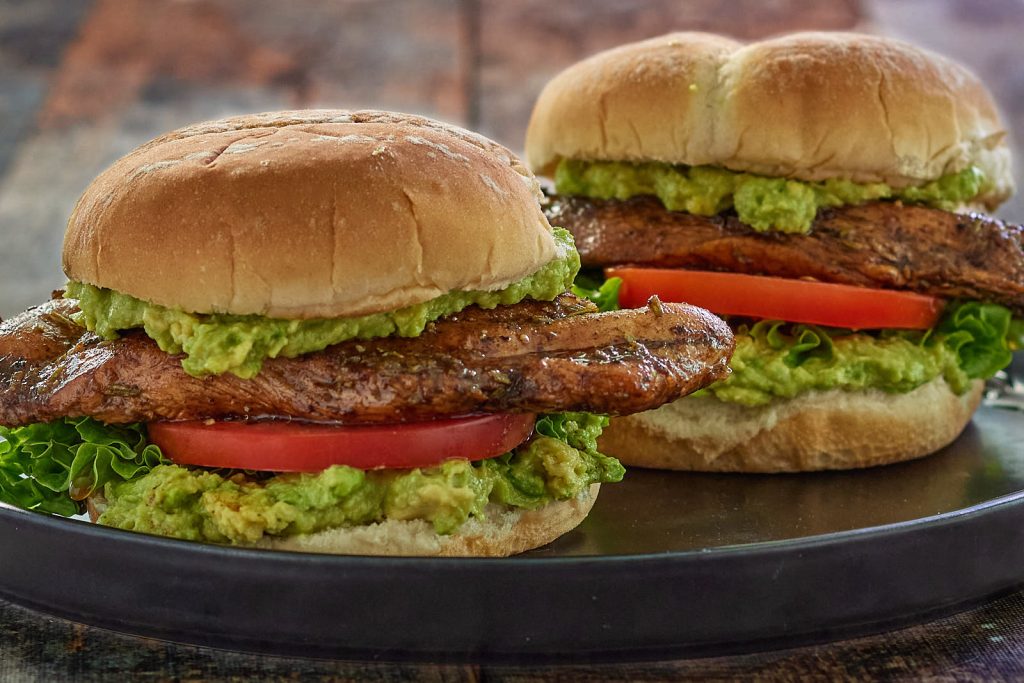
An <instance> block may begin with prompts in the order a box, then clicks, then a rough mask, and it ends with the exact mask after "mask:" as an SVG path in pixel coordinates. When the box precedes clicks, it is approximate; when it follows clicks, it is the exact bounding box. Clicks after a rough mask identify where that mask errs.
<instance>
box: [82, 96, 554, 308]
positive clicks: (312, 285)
mask: <svg viewBox="0 0 1024 683" xmlns="http://www.w3.org/2000/svg"><path fill="white" fill-rule="evenodd" d="M539 199H540V190H539V186H538V184H537V181H536V179H535V178H534V177H533V175H532V174H531V173H530V172H529V171H528V170H527V169H526V167H525V166H523V164H522V163H521V162H520V161H519V160H518V159H517V158H516V157H515V156H514V155H513V154H512V153H511V152H509V151H508V150H507V149H505V148H504V147H502V146H500V145H498V144H497V143H495V142H492V141H490V140H487V139H486V138H484V137H481V136H479V135H476V134H473V133H470V132H468V131H465V130H462V129H461V128H456V127H454V126H448V125H445V124H442V123H438V122H436V121H432V120H430V119H426V118H421V117H418V116H409V115H405V114H392V113H387V112H375V111H353V112H346V111H300V112H278V113H268V114H257V115H252V116H240V117H237V118H230V119H225V120H222V121H213V122H209V123H202V124H198V125H195V126H190V127H187V128H182V129H180V130H177V131H174V132H172V133H168V134H166V135H164V136H162V137H159V138H157V139H155V140H153V141H152V142H149V143H147V144H145V145H143V146H142V147H139V148H138V149H136V150H135V151H133V152H132V153H130V154H129V155H128V156H126V157H124V158H122V159H120V160H119V161H117V162H115V163H114V165H113V166H111V167H110V168H109V169H107V170H106V171H104V172H103V173H102V174H101V175H100V176H99V177H98V178H97V179H96V180H95V181H93V183H92V184H91V185H90V186H89V187H88V188H87V189H86V191H85V194H84V195H82V198H81V199H80V200H79V201H78V204H77V205H76V207H75V210H74V212H73V213H72V215H71V220H70V221H69V224H68V231H67V235H66V236H65V240H64V271H65V273H67V275H68V277H69V278H71V279H72V280H77V281H80V282H85V283H88V284H92V285H96V286H99V287H106V288H110V289H114V290H117V291H119V292H122V293H125V294H130V295H132V296H134V297H137V298H139V299H143V300H145V301H148V302H151V303H155V304H159V305H161V306H166V307H171V308H180V309H182V310H185V311H189V312H196V313H233V314H259V315H265V316H270V317H276V318H292V319H300V318H317V317H338V316H355V315H366V314H370V313H377V312H382V311H391V310H395V309H397V308H401V307H403V306H409V305H413V304H417V303H421V302H424V301H428V300H430V299H433V298H435V297H437V296H439V295H441V294H444V293H446V292H449V291H453V290H495V289H500V288H503V287H505V286H507V285H508V284H510V283H512V282H515V281H516V280H519V279H522V278H523V277H526V276H527V275H529V274H531V273H533V272H535V271H536V270H538V269H539V268H540V267H541V266H543V265H544V264H546V263H547V262H549V261H550V260H552V259H553V258H554V257H555V243H554V239H553V237H552V235H551V227H550V226H549V225H548V222H547V220H546V219H545V218H544V215H543V213H542V212H541V209H540V203H539Z"/></svg>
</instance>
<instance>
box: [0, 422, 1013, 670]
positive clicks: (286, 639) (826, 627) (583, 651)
mask: <svg viewBox="0 0 1024 683" xmlns="http://www.w3.org/2000/svg"><path fill="white" fill-rule="evenodd" d="M1022 541H1024V414H1022V413H1020V412H1013V411H1008V410H998V409H995V408H983V409H982V410H981V411H979V413H978V414H977V416H976V417H975V420H974V423H973V424H972V425H971V426H969V427H968V429H967V431H966V432H965V433H964V434H963V435H962V436H961V438H960V439H959V440H958V441H957V442H956V443H954V444H953V445H952V446H950V447H949V448H947V449H945V450H944V451H943V452H941V453H939V454H936V455H934V456H932V457H929V458H926V459H923V460H919V461H916V462H911V463H906V464H902V465H895V466H890V467H882V468H876V469H871V470H865V471H859V472H843V473H824V474H812V475H782V476H779V475H771V476H756V475H749V476H748V475H705V474H671V473H665V472H645V471H632V472H630V474H629V475H628V478H627V480H626V481H625V482H623V483H622V484H619V485H615V486H606V487H605V488H604V490H603V491H602V493H601V497H600V499H599V501H598V503H597V505H596V506H595V508H594V512H593V513H592V514H591V516H590V518H589V519H588V520H587V521H586V522H585V523H584V524H583V525H582V526H580V527H579V529H577V530H576V531H574V532H572V533H570V534H567V535H566V536H565V537H563V538H562V539H560V540H559V541H558V542H556V543H554V544H552V545H550V546H548V547H546V548H543V549H540V550H537V551H534V552H532V553H528V554H526V555H523V556H520V557H516V558H511V559H505V560H487V559H451V560H448V559H412V558H398V559H385V558H369V557H334V556H321V555H306V554H298V553H275V552H268V551H252V550H239V549H234V548H225V547H218V546H212V545H201V544H194V543H187V542H181V541H174V540H168V539H163V538H157V537H152V536H146V535H142V534H133V533H129V532H124V531H118V530H113V529H106V528H102V527H98V526H94V525H91V524H88V523H85V522H79V521H74V520H70V521H69V520H64V519H57V518H52V517H48V516H44V515H39V514H34V513H29V512H24V511H21V510H17V509H13V508H9V507H3V508H0V594H2V596H3V597H5V598H8V599H10V600H13V601H15V602H19V603H21V604H24V605H28V606H31V607H35V608H37V609H40V610H43V611H46V612H49V613H52V614H57V615H60V616H64V617H67V618H70V619H74V620H76V621H82V622H85V623H89V624H93V625H97V626H102V627H106V628H110V629H114V630H117V631H123V632H127V633H133V634H139V635H145V636H155V637H158V638H164V639H168V640H175V641H182V642H188V643H195V644H202V645H212V646H217V647H226V648H234V649H246V650H255V651H260V652H274V653H282V654H298V655H310V656H322V657H346V658H369V657H373V658H388V659H410V658H411V659H448V660H451V659H476V660H506V661H507V660H516V659H524V658H525V659H528V660H530V661H538V660H544V659H546V660H558V659H568V658H573V659H579V658H586V659H601V660H607V659H625V658H630V659H638V658H656V657H665V656H680V655H696V654H700V655H706V654H715V653H722V652H729V651H731V652H735V651H742V650H753V649H759V648H767V647H775V646H780V645H791V644H797V643H802V642H809V641H820V640H827V639H831V638H835V637H839V636H846V635H852V634H857V633H866V632H870V631H877V630H881V629H883V628H887V627H891V626H894V625H898V624H903V623H908V622H911V621H915V620H922V619H924V618H927V617H929V616H932V615H937V614H939V613H942V612H948V611H952V610H953V609H954V608H956V607H958V606H962V605H965V604H967V603H969V602H972V601H976V600H979V599H982V598H984V597H987V596H990V595H994V594H996V593H999V592H1001V591H1004V590H1007V589H1010V588H1012V587H1014V586H1016V585H1018V584H1020V583H1022V582H1024V542H1022Z"/></svg>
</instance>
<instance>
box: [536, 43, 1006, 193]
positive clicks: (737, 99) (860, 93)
mask: <svg viewBox="0 0 1024 683" xmlns="http://www.w3.org/2000/svg"><path fill="white" fill-rule="evenodd" d="M526 156H527V161H528V162H529V164H530V166H531V167H532V168H533V169H534V170H537V171H538V172H545V173H549V174H550V173H551V171H552V170H553V168H554V166H555V164H556V163H557V162H558V161H559V160H560V159H562V158H575V159H587V160H623V161H640V160H657V161H665V162H670V163H678V164H688V165H700V164H711V165H716V166H725V167H727V168H730V169H733V170H737V171H748V172H751V173H760V174H764V175H769V176H785V177H793V178H799V179H803V180H822V179H825V178H832V177H840V178H849V179H852V180H854V181H857V182H878V181H881V182H885V183H888V184H890V185H892V186H896V187H902V186H906V185H911V184H920V183H922V182H924V181H928V180H933V179H935V178H938V177H940V176H942V175H943V174H946V173H951V172H956V171H959V170H962V169H963V168H965V167H966V166H968V165H971V164H973V165H975V166H977V167H979V168H980V169H981V170H982V171H983V172H984V173H985V176H986V177H987V178H988V179H989V181H990V183H991V188H990V189H989V191H987V192H986V193H985V194H984V195H983V196H981V197H979V199H978V201H979V202H981V203H983V204H985V205H987V206H988V207H989V208H994V207H995V206H996V205H998V204H999V203H1000V202H1001V201H1003V200H1004V199H1006V197H1008V196H1009V195H1010V194H1011V193H1012V191H1013V178H1012V174H1011V168H1010V150H1009V147H1008V146H1007V140H1006V129H1005V126H1004V125H1003V123H1002V121H1001V120H1000V118H999V113H998V112H997V110H996V107H995V104H994V103H993V101H992V98H991V96H990V95H989V92H988V91H987V90H986V89H985V87H984V86H983V85H982V84H981V83H980V82H979V81H978V79H977V78H976V77H975V76H974V75H973V74H971V73H970V72H969V71H967V70H966V69H965V68H963V67H961V66H960V65H958V64H955V63H953V62H951V61H949V60H947V59H945V58H943V57H940V56H939V55H936V54H933V53H931V52H927V51H926V50H923V49H921V48H917V47H914V46H912V45H908V44H907V43H903V42H900V41H897V40H892V39H889V38H880V37H876V36H867V35H858V34H852V33H796V34H793V35H788V36H783V37H781V38H774V39H771V40H766V41H764V42H759V43H752V44H750V45H743V44H741V43H738V42H736V41H733V40H730V39H728V38H724V37H721V36H716V35H711V34H707V33H673V34H669V35H665V36H661V37H659V38H652V39H650V40H645V41H643V42H639V43H632V44H629V45H624V46H621V47H618V48H615V49H612V50H608V51H606V52H601V53H599V54H597V55H594V56H593V57H590V58H589V59H586V60H584V61H582V62H579V63H577V64H575V65H573V66H571V67H569V68H568V69H566V70H565V71H563V72H562V73H561V74H559V75H558V76H556V77H555V78H554V79H553V80H552V81H551V82H550V83H548V84H547V86H546V87H545V88H544V90H543V92H541V94H540V98H539V99H538V100H537V104H536V106H535V107H534V110H533V116H532V117H531V119H530V126H529V130H528V131H527V134H526Z"/></svg>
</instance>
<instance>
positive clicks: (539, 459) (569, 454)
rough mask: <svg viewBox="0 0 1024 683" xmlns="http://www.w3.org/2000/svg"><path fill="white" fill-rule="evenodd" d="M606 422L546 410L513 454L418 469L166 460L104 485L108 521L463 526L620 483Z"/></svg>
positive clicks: (301, 528) (194, 529) (215, 527)
mask: <svg viewBox="0 0 1024 683" xmlns="http://www.w3.org/2000/svg"><path fill="white" fill-rule="evenodd" d="M606 423H607V420H606V418H603V417H597V416H593V415H587V414H583V413H566V414H561V415H548V416H545V417H543V418H541V419H540V420H539V421H538V423H537V428H536V432H535V434H534V436H533V437H532V438H531V439H530V440H529V441H528V442H527V443H526V444H524V445H522V446H519V447H518V448H516V449H515V450H513V451H512V452H510V453H507V454H505V455H503V456H499V457H497V458H491V459H489V460H482V461H479V462H474V463H470V462H467V461H464V460H452V461H448V462H446V463H444V464H442V465H439V466H437V467H432V468H428V469H412V470H369V471H364V470H359V469H355V468H352V467H345V466H334V467H330V468H328V469H326V470H324V471H322V472H319V473H311V474H281V475H278V476H274V477H271V478H269V479H262V480H261V479H259V478H256V477H253V476H250V475H247V474H245V473H241V472H235V473H226V472H216V471H210V470H200V469H189V468H185V467H179V466H176V465H158V466H156V467H155V468H153V469H152V470H151V471H150V472H149V473H147V474H143V475H142V476H139V477H135V478H133V479H130V480H128V481H111V482H108V483H107V484H106V487H105V496H106V498H107V499H108V501H109V506H108V507H107V509H106V511H105V512H104V513H103V514H102V515H101V517H100V518H99V523H100V524H105V525H107V526H113V527H118V528H121V529H131V530H135V531H143V532H146V533H151V534H159V535H162V536H172V537H175V538H183V539H188V540H194V541H210V542H215V543H232V544H252V543H255V542H257V541H259V540H260V539H261V538H263V537H264V536H288V535H294V534H305V533H315V532H317V531H320V530H323V529H328V528H331V527H338V526H352V525H360V524H369V523H373V522H379V521H382V520H384V519H400V520H409V519H424V520H427V521H429V522H431V523H432V524H433V526H434V529H435V530H436V531H437V532H438V533H440V534H449V533H452V532H454V531H456V530H457V529H458V528H459V527H460V526H461V525H462V524H463V523H464V522H465V521H466V520H467V519H469V518H470V517H471V516H473V517H482V516H484V514H485V510H484V508H485V507H486V505H487V504H488V503H498V504H503V505H510V506H513V507H518V508H525V509H535V508H539V507H541V506H543V505H546V504H548V503H550V502H552V501H558V500H568V499H571V498H575V497H576V496H578V495H579V494H580V493H581V492H583V491H584V490H586V489H587V488H588V487H589V486H590V485H591V484H594V483H604V482H617V481H621V479H622V476H623V473H624V470H623V468H622V465H620V464H619V462H618V461H617V460H615V459H614V458H610V457H608V456H605V455H602V454H601V453H599V452H598V451H597V444H596V440H597V437H598V436H599V435H600V433H601V429H602V427H603V426H604V425H605V424H606Z"/></svg>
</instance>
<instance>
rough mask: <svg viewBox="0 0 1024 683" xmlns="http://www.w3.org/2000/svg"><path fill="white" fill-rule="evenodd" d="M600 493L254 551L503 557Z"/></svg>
mask: <svg viewBox="0 0 1024 683" xmlns="http://www.w3.org/2000/svg"><path fill="white" fill-rule="evenodd" d="M600 489H601V485H600V484H593V485H591V487H590V488H589V489H587V490H586V491H583V492H582V493H581V494H580V495H579V496H577V497H576V498H573V499H572V500H564V501H558V502H554V503H549V504H547V505H545V506H544V507H542V508H538V509H537V510H521V509H516V508H510V507H507V506H499V505H488V506H487V509H486V515H487V516H486V518H485V519H482V520H481V519H476V518H471V519H470V520H469V521H467V522H466V523H465V524H463V525H462V526H461V527H459V529H458V531H457V532H455V533H453V534H450V535H447V536H442V535H440V534H438V533H436V532H435V531H434V527H433V525H431V524H430V523H429V522H426V521H424V520H422V519H414V520H397V519H389V520H385V521H383V522H379V523H377V524H367V525H363V526H354V527H338V528H335V529H327V530H325V531H320V532H318V533H315V534H305V535H301V536H285V537H267V538H265V539H264V540H262V541H261V542H260V543H258V544H257V546H256V547H259V548H269V549H273V550H291V551H296V552H306V553H330V554H337V555H388V556H410V557H413V556H415V557H427V556H430V557H506V556H508V555H515V554H517V553H522V552H525V551H527V550H532V549H533V548H539V547H541V546H543V545H547V544H548V543H551V542H552V541H554V540H555V539H556V538H558V537H559V536H561V535H563V534H565V533H568V532H569V531H572V530H573V529H575V528H576V527H577V526H578V525H579V524H580V522H582V521H583V520H584V519H586V517H587V514H588V513H589V512H590V508H592V507H593V506H594V501H596V500H597V494H598V492H599V491H600ZM103 505H104V501H103V500H102V499H93V498H90V499H89V501H88V508H89V516H90V517H91V518H92V521H94V522H95V521H96V520H97V519H98V517H99V515H100V513H101V512H102V510H103Z"/></svg>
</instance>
